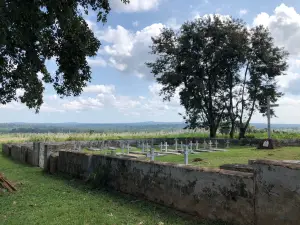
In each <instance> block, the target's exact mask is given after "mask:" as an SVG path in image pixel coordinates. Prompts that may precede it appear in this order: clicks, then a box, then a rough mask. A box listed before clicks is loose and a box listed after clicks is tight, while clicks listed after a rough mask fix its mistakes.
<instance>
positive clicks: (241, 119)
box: [232, 26, 288, 138]
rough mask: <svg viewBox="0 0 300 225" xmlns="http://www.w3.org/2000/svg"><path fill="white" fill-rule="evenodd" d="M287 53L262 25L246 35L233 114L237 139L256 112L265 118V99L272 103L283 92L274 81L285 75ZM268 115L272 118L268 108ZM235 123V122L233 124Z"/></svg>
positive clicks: (272, 111) (272, 113) (242, 135)
mask: <svg viewBox="0 0 300 225" xmlns="http://www.w3.org/2000/svg"><path fill="white" fill-rule="evenodd" d="M287 56H288V53H287V52H286V51H285V50H284V49H283V48H279V47H277V46H275V44H274V40H273V38H272V36H271V34H270V32H269V30H268V29H266V28H264V27H263V26H258V27H254V28H252V29H251V30H250V32H249V42H248V46H247V52H246V58H247V60H246V62H245V65H244V67H243V68H244V74H243V76H242V78H241V82H240V84H239V87H238V88H237V90H238V91H237V92H238V95H237V97H236V102H237V105H236V111H234V112H233V116H232V117H235V118H236V119H237V121H238V124H239V125H238V126H239V128H240V132H239V138H244V137H245V132H246V130H247V128H248V126H249V123H250V120H251V118H252V116H253V114H254V112H255V111H258V112H260V113H262V114H263V115H265V113H266V108H265V107H263V108H262V107H260V106H261V105H266V104H267V97H268V96H269V97H270V100H271V103H275V102H276V101H277V100H278V99H279V98H280V97H282V96H283V93H282V92H280V91H279V88H278V85H277V80H276V78H277V77H278V76H281V75H285V71H286V70H287V67H288V65H287ZM271 115H275V112H274V109H271ZM232 122H235V121H232Z"/></svg>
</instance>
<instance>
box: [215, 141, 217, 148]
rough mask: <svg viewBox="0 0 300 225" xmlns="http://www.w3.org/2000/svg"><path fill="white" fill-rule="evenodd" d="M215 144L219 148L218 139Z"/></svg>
mask: <svg viewBox="0 0 300 225" xmlns="http://www.w3.org/2000/svg"><path fill="white" fill-rule="evenodd" d="M215 146H216V148H218V141H217V140H216V142H215Z"/></svg>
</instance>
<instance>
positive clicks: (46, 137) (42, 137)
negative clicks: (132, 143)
mask: <svg viewBox="0 0 300 225" xmlns="http://www.w3.org/2000/svg"><path fill="white" fill-rule="evenodd" d="M247 136H248V137H250V138H267V133H266V132H255V133H248V134H247ZM189 137H199V138H200V137H201V138H208V137H209V134H208V132H205V131H201V132H200V131H193V130H177V131H160V132H120V133H119V132H118V133H117V132H116V133H113V132H107V133H46V134H37V133H11V134H0V143H7V142H24V141H71V140H108V139H143V138H189ZM218 137H220V138H228V135H221V134H218ZM272 137H273V138H275V139H300V133H299V132H287V131H278V132H276V133H273V134H272ZM236 138H237V136H236Z"/></svg>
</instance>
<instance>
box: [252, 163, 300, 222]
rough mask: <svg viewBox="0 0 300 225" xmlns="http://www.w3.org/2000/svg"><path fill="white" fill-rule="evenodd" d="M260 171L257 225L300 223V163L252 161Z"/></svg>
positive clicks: (257, 178) (258, 172)
mask: <svg viewBox="0 0 300 225" xmlns="http://www.w3.org/2000/svg"><path fill="white" fill-rule="evenodd" d="M249 163H250V164H251V165H252V167H253V168H254V169H255V171H256V186H257V189H256V201H257V202H256V215H257V224H261V225H262V224H272V225H282V224H284V225H298V224H299V223H300V164H299V162H298V163H296V162H295V163H292V162H289V163H285V162H284V161H271V160H250V161H249Z"/></svg>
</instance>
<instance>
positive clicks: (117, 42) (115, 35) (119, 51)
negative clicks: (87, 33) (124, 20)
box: [97, 23, 164, 77]
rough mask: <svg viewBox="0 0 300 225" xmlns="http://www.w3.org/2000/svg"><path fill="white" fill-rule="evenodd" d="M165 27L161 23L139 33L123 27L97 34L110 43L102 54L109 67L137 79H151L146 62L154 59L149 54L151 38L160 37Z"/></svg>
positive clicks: (110, 28)
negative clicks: (105, 57) (106, 57)
mask: <svg viewBox="0 0 300 225" xmlns="http://www.w3.org/2000/svg"><path fill="white" fill-rule="evenodd" d="M163 27H164V25H163V24H161V23H158V24H152V25H150V26H147V27H145V28H143V29H142V30H140V31H137V32H132V31H130V30H127V29H125V28H124V27H122V26H117V27H116V28H115V29H114V28H112V27H108V29H107V30H105V31H99V32H97V33H98V37H99V39H100V40H102V41H105V42H107V43H108V44H107V45H106V46H104V48H103V49H102V50H101V51H100V54H102V55H106V56H108V57H109V65H110V66H112V67H114V68H116V69H118V70H119V71H124V72H126V73H130V74H133V75H135V76H137V77H145V76H147V77H149V75H150V72H149V69H148V68H147V67H146V66H145V62H147V61H151V60H152V59H153V57H154V56H153V55H150V54H149V52H150V48H149V46H150V45H151V43H152V41H151V37H152V36H157V35H159V34H160V32H161V29H162V28H163ZM151 77H152V75H151Z"/></svg>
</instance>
